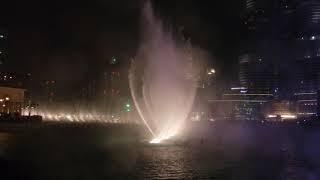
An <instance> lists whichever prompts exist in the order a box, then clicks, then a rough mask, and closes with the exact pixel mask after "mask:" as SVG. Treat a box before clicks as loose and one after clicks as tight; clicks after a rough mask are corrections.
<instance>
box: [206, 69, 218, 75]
mask: <svg viewBox="0 0 320 180" xmlns="http://www.w3.org/2000/svg"><path fill="white" fill-rule="evenodd" d="M215 73H216V70H215V69H213V68H211V69H210V70H209V71H208V75H212V74H215Z"/></svg>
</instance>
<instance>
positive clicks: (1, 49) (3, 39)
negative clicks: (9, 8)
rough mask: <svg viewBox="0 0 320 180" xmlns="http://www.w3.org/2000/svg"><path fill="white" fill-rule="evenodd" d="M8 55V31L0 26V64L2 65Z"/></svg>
mask: <svg viewBox="0 0 320 180" xmlns="http://www.w3.org/2000/svg"><path fill="white" fill-rule="evenodd" d="M7 57H8V33H7V31H6V30H5V29H1V28H0V66H2V65H3V64H4V63H5V62H6V61H7Z"/></svg>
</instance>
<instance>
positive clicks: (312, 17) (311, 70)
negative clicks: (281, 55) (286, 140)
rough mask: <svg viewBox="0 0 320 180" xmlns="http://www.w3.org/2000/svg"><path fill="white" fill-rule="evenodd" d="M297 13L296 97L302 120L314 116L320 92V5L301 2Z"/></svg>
mask: <svg viewBox="0 0 320 180" xmlns="http://www.w3.org/2000/svg"><path fill="white" fill-rule="evenodd" d="M296 13H297V25H298V26H297V29H298V30H297V32H298V33H297V34H296V38H295V45H296V47H295V51H294V52H295V54H294V55H295V58H294V59H295V63H296V64H295V65H296V66H295V69H294V71H295V74H294V76H293V77H295V84H294V85H295V93H294V97H295V100H296V102H297V109H298V115H299V116H314V115H316V114H317V108H318V101H317V96H318V95H317V93H318V91H319V89H320V74H319V71H320V33H319V32H320V31H319V30H320V2H319V1H314V0H304V1H298V3H297V8H296Z"/></svg>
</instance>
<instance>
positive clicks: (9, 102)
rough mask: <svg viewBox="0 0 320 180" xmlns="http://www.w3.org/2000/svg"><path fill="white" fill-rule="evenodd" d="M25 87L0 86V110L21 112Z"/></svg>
mask: <svg viewBox="0 0 320 180" xmlns="http://www.w3.org/2000/svg"><path fill="white" fill-rule="evenodd" d="M24 93H25V89H21V88H11V87H0V112H1V113H21V109H22V108H23V107H24V102H25V94H24Z"/></svg>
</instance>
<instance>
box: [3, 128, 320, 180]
mask: <svg viewBox="0 0 320 180" xmlns="http://www.w3.org/2000/svg"><path fill="white" fill-rule="evenodd" d="M38 126H39V125H38ZM206 128H208V127H206ZM6 129H10V130H9V131H8V130H6ZM23 129H24V130H19V128H12V127H10V128H7V127H6V128H2V130H1V131H2V132H0V171H1V174H0V177H1V178H0V179H23V180H28V179H32V180H37V179H39V180H40V179H41V180H43V179H48V180H51V179H52V180H58V179H68V180H73V179H75V180H82V179H90V180H91V179H228V180H229V179H230V180H242V179H243V180H248V179H258V180H264V179H266V180H269V179H270V180H278V179H279V180H317V179H320V174H319V172H320V171H319V170H320V169H319V167H320V139H319V138H320V132H319V131H318V130H317V128H302V127H294V128H290V129H289V128H274V127H245V126H230V127H223V128H222V127H218V128H217V127H210V129H209V130H207V131H206V132H205V130H203V129H202V130H201V132H202V134H201V133H194V134H196V135H192V132H190V136H189V137H188V138H187V139H188V141H187V142H188V144H185V145H183V146H162V147H161V146H143V145H139V141H140V140H139V133H138V130H137V129H138V128H136V127H131V126H126V125H117V126H102V125H86V124H83V125H47V126H43V125H40V126H39V127H36V128H34V127H32V126H31V127H29V128H23ZM318 132H319V133H318Z"/></svg>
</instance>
